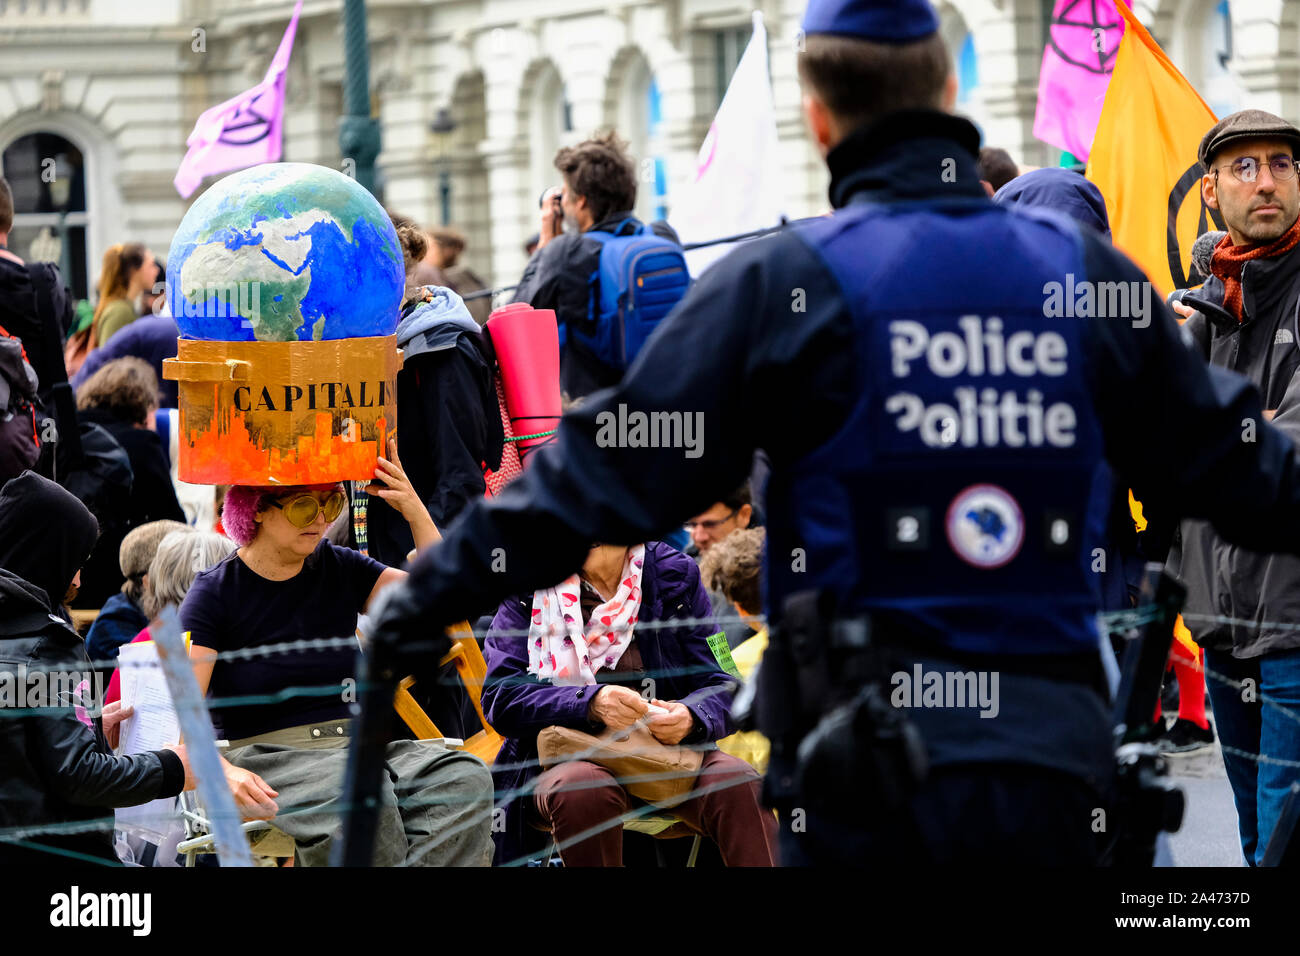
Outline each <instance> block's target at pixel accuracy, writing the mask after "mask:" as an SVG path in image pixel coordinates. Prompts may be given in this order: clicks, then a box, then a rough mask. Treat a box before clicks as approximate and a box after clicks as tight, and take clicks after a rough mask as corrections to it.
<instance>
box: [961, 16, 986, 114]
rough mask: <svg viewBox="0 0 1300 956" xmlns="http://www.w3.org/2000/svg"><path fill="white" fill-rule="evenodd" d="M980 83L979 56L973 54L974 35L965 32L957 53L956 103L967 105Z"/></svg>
mask: <svg viewBox="0 0 1300 956" xmlns="http://www.w3.org/2000/svg"><path fill="white" fill-rule="evenodd" d="M979 85H980V73H979V58H978V57H976V55H975V35H974V34H973V33H969V32H968V33H967V34H966V37H965V39H963V40H962V44H961V51H960V52H959V53H958V54H957V103H958V105H960V106H969V105H970V102H971V97H972V95H973V94H974V92H975V90H976V89H977V88H978V87H979Z"/></svg>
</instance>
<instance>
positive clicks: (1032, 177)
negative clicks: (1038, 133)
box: [993, 166, 1110, 239]
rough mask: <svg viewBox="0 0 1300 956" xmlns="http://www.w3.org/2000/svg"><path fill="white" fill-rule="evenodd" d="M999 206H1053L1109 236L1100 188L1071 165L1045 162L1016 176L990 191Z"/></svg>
mask: <svg viewBox="0 0 1300 956" xmlns="http://www.w3.org/2000/svg"><path fill="white" fill-rule="evenodd" d="M993 201H994V202H995V203H997V204H998V205H1001V206H1030V207H1033V208H1036V209H1054V210H1056V211H1057V212H1059V213H1063V214H1064V215H1067V216H1069V217H1070V218H1071V219H1073V220H1074V221H1075V222H1077V223H1080V224H1081V225H1084V226H1087V227H1088V228H1090V229H1092V230H1093V231H1094V232H1097V233H1099V234H1101V235H1103V236H1105V237H1106V238H1107V239H1110V217H1109V216H1107V215H1106V200H1105V199H1103V198H1102V195H1101V190H1100V189H1098V188H1097V187H1096V186H1095V185H1094V184H1093V183H1091V182H1089V181H1088V180H1087V179H1084V178H1083V175H1082V174H1081V173H1077V172H1075V171H1074V170H1072V169H1061V168H1059V167H1050V166H1046V167H1043V168H1042V169H1035V170H1031V171H1030V172H1027V173H1024V174H1023V175H1020V176H1017V177H1016V178H1015V179H1013V180H1011V181H1010V182H1009V183H1007V184H1006V185H1005V186H1003V187H1002V188H1001V189H999V190H998V191H997V192H995V193H994V194H993Z"/></svg>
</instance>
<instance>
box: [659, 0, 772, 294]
mask: <svg viewBox="0 0 1300 956" xmlns="http://www.w3.org/2000/svg"><path fill="white" fill-rule="evenodd" d="M784 211H785V194H784V190H783V188H782V177H781V164H780V157H779V155H778V145H777V137H776V107H775V105H774V104H773V102H772V82H771V79H770V77H769V75H768V66H767V30H766V29H764V27H763V15H762V14H761V13H759V12H758V11H754V33H753V36H751V37H750V39H749V45H748V46H747V47H745V54H744V56H742V57H741V58H740V63H739V64H738V65H737V66H736V72H735V73H733V74H732V77H731V83H730V84H728V86H727V95H726V96H724V97H723V98H722V105H721V106H719V107H718V114H717V115H716V116H715V117H714V118H713V125H712V126H710V127H709V133H708V135H707V136H705V137H704V145H702V146H701V147H700V152H699V155H698V156H697V157H696V161H695V176H694V179H693V180H692V181H691V182H690V183H688V184H687V185H686V186H685V187H683V188H682V189H681V190H680V191H679V193H678V194H677V195H675V196H673V211H672V215H671V216H670V217H669V222H670V224H671V225H672V227H673V228H674V229H676V230H677V234H678V235H679V236H680V237H681V240H682V242H683V243H691V242H702V241H704V240H707V239H717V238H720V237H722V236H732V235H736V234H737V233H742V232H750V231H751V230H754V229H762V228H764V227H767V226H775V225H777V224H778V223H779V222H780V221H781V214H782V213H783V212H784ZM732 248H734V245H733V244H730V243H728V244H724V245H717V246H706V247H705V248H703V249H698V250H696V251H694V252H688V253H687V254H686V261H687V264H688V265H689V266H690V269H691V274H692V275H696V276H698V275H699V274H700V273H701V272H703V271H704V270H705V269H707V268H708V267H709V266H710V265H711V264H712V263H713V262H715V261H716V260H717V259H719V258H721V257H722V256H723V255H725V254H726V253H727V252H728V251H730V250H731V249H732Z"/></svg>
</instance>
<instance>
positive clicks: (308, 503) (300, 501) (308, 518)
mask: <svg viewBox="0 0 1300 956" xmlns="http://www.w3.org/2000/svg"><path fill="white" fill-rule="evenodd" d="M347 501H348V496H347V495H345V494H344V493H343V492H341V491H334V492H332V493H331V494H330V496H329V497H328V498H326V499H325V502H324V503H323V504H322V503H321V501H320V500H319V499H318V498H317V497H316V496H315V495H313V494H311V493H310V492H307V493H304V494H301V495H294V496H293V497H292V498H290V499H289V500H287V501H275V500H273V501H272V502H271V505H272V506H273V507H276V508H279V509H280V510H281V511H283V512H284V516H285V518H286V519H287V520H288V522H289V524H291V525H293V526H294V527H295V528H309V527H311V524H312V522H313V521H315V520H316V516H317V515H318V514H320V513H321V512H322V511H323V512H325V523H326V524H333V523H334V519H335V518H337V517H338V516H339V515H341V514H342V513H343V506H344V505H345V504H347Z"/></svg>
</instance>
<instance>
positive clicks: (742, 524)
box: [736, 505, 754, 528]
mask: <svg viewBox="0 0 1300 956" xmlns="http://www.w3.org/2000/svg"><path fill="white" fill-rule="evenodd" d="M753 517H754V507H753V505H741V506H740V509H739V510H738V511H737V512H736V527H738V528H748V527H749V521H750V519H751V518H753Z"/></svg>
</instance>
